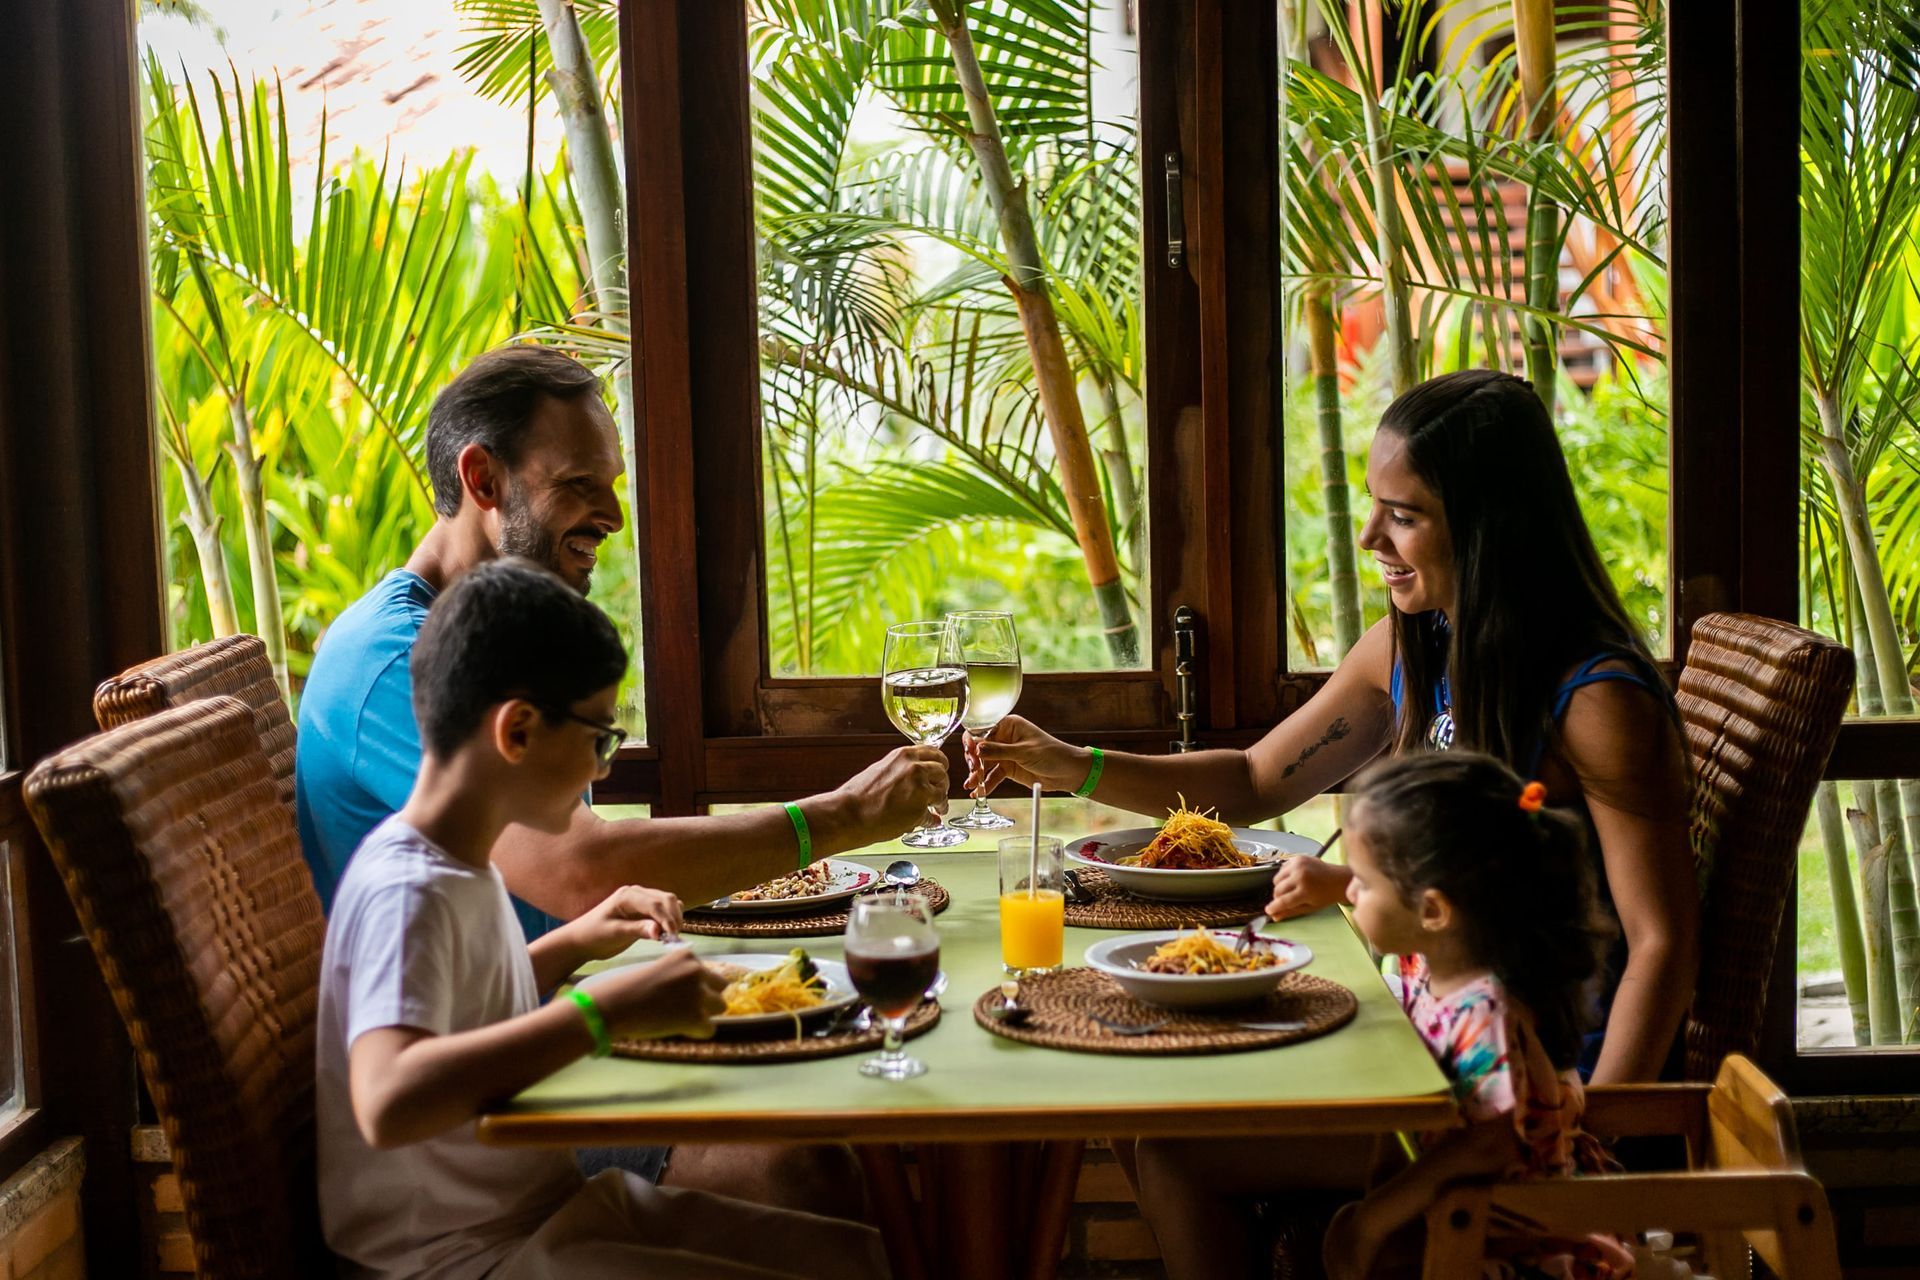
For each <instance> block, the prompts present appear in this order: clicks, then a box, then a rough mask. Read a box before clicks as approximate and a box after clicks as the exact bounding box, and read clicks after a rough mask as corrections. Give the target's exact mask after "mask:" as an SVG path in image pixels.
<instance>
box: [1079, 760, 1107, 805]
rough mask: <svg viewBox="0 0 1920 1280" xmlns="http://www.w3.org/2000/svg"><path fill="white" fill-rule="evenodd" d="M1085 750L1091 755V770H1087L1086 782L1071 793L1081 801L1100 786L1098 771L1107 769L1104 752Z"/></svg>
mask: <svg viewBox="0 0 1920 1280" xmlns="http://www.w3.org/2000/svg"><path fill="white" fill-rule="evenodd" d="M1087 750H1088V751H1090V752H1092V753H1093V768H1091V769H1089V770H1087V780H1086V781H1085V782H1083V783H1081V784H1080V787H1079V789H1078V790H1076V791H1075V792H1074V793H1073V794H1075V795H1077V796H1079V797H1080V798H1081V799H1082V800H1084V799H1086V798H1087V797H1088V796H1090V795H1092V794H1093V789H1094V788H1095V787H1097V786H1099V785H1100V771H1101V770H1102V769H1105V768H1106V767H1107V753H1106V752H1104V751H1102V750H1101V749H1100V748H1098V747H1088V748H1087Z"/></svg>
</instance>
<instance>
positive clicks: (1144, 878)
mask: <svg viewBox="0 0 1920 1280" xmlns="http://www.w3.org/2000/svg"><path fill="white" fill-rule="evenodd" d="M1231 830H1232V831H1233V845H1234V847H1235V848H1236V849H1238V850H1240V852H1242V853H1244V854H1246V855H1248V856H1249V857H1251V858H1253V859H1254V863H1253V865H1252V866H1250V867H1212V868H1209V869H1207V870H1204V871H1179V870H1175V869H1172V868H1168V867H1123V866H1120V865H1119V860H1120V859H1121V858H1131V857H1132V856H1133V855H1135V854H1137V853H1139V852H1140V851H1141V850H1142V849H1144V848H1146V847H1147V846H1148V845H1150V844H1152V843H1153V838H1154V837H1155V836H1157V835H1159V834H1160V828H1158V827H1129V828H1128V829H1127V830H1125V831H1103V832H1101V833H1100V834H1099V835H1096V836H1082V837H1081V838H1080V839H1078V840H1074V841H1071V842H1069V843H1068V845H1067V849H1066V852H1067V858H1068V859H1069V860H1070V861H1073V862H1078V863H1079V864H1081V865H1082V866H1087V867H1098V868H1100V870H1102V871H1104V872H1106V873H1107V876H1108V878H1109V879H1111V880H1112V881H1113V882H1114V883H1115V884H1117V885H1119V886H1120V887H1121V888H1122V889H1125V890H1126V891H1127V892H1128V893H1132V894H1137V895H1139V896H1140V897H1142V898H1160V899H1162V900H1170V901H1175V902H1179V901H1197V900H1201V899H1207V898H1241V897H1245V896H1247V895H1248V894H1251V893H1254V892H1257V891H1258V890H1259V889H1260V888H1261V886H1263V885H1266V884H1270V883H1272V881H1273V872H1274V869H1275V867H1277V866H1278V865H1279V862H1280V860H1281V859H1282V858H1284V857H1286V856H1288V855H1289V854H1296V853H1304V854H1311V853H1313V852H1314V850H1316V849H1318V848H1319V847H1320V842H1319V841H1318V840H1310V839H1308V838H1307V837H1306V836H1297V835H1294V834H1293V833H1292V832H1290V831H1255V830H1254V829H1253V828H1251V827H1233V828H1231Z"/></svg>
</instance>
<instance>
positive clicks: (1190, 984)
mask: <svg viewBox="0 0 1920 1280" xmlns="http://www.w3.org/2000/svg"><path fill="white" fill-rule="evenodd" d="M1191 932H1193V930H1191V929H1163V930H1159V931H1156V932H1154V933H1125V934H1121V935H1120V936H1119V937H1117V938H1104V939H1102V940H1101V941H1099V942H1096V943H1094V944H1093V945H1092V946H1090V947H1088V948H1087V963H1088V964H1089V965H1090V966H1092V967H1093V968H1095V969H1098V970H1099V971H1100V972H1101V973H1104V974H1106V975H1107V976H1108V977H1110V978H1112V979H1113V980H1114V981H1115V982H1118V983H1119V984H1120V985H1121V986H1122V987H1123V988H1125V990H1126V993H1127V994H1128V995H1130V996H1132V997H1133V998H1134V999H1136V1000H1142V1001H1145V1002H1146V1003H1147V1004H1157V1005H1160V1006H1162V1007H1163V1008H1168V1009H1217V1008H1222V1007H1225V1006H1227V1005H1236V1004H1251V1003H1253V1002H1254V1001H1255V1000H1258V999H1260V998H1261V997H1262V996H1265V995H1266V994H1267V993H1268V992H1269V991H1272V990H1273V989H1274V988H1275V987H1277V986H1279V985H1280V979H1281V978H1283V977H1285V976H1286V975H1287V974H1289V973H1292V972H1293V971H1294V970H1295V969H1299V968H1302V967H1304V966H1305V965H1307V964H1309V963H1311V962H1312V960H1313V952H1312V951H1311V950H1310V949H1308V948H1307V947H1304V946H1302V945H1301V944H1300V943H1297V942H1282V941H1280V940H1279V939H1277V938H1268V939H1267V940H1266V941H1267V944H1268V945H1269V946H1271V947H1272V948H1273V955H1274V959H1275V960H1276V961H1278V963H1277V964H1274V965H1273V966H1272V967H1270V968H1266V969H1249V970H1247V971H1245V972H1244V973H1201V974H1188V973H1148V972H1147V971H1146V970H1145V969H1139V968H1135V967H1134V966H1135V965H1137V964H1144V963H1146V959H1147V957H1148V956H1150V955H1152V954H1153V953H1154V952H1155V951H1157V950H1158V949H1159V948H1160V947H1161V946H1162V945H1163V944H1165V943H1168V942H1172V941H1173V940H1174V939H1175V938H1178V937H1181V936H1182V935H1184V934H1188V933H1191ZM1212 933H1213V936H1214V937H1216V938H1218V939H1220V940H1221V941H1222V942H1224V943H1226V944H1227V945H1228V946H1232V945H1233V942H1234V939H1235V938H1237V937H1239V933H1238V931H1236V930H1232V929H1215V930H1212Z"/></svg>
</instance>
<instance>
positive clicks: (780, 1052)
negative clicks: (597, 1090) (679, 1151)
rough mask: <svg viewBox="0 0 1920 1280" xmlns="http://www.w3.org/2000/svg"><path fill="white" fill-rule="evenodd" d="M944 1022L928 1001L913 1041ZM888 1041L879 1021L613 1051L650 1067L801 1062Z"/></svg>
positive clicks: (917, 1017)
mask: <svg viewBox="0 0 1920 1280" xmlns="http://www.w3.org/2000/svg"><path fill="white" fill-rule="evenodd" d="M939 1021H940V1002H939V1001H937V1000H927V1001H924V1002H922V1003H921V1005H920V1007H919V1008H918V1009H915V1010H914V1011H913V1013H912V1015H911V1016H909V1017H908V1018H907V1028H906V1037H907V1039H909V1040H911V1039H913V1038H914V1037H915V1036H917V1035H922V1034H924V1033H926V1032H928V1031H931V1030H933V1027H934V1024H935V1023H937V1022H939ZM884 1038H885V1037H884V1036H883V1035H882V1033H881V1030H880V1024H879V1023H878V1022H877V1021H876V1022H875V1023H874V1025H873V1026H872V1027H871V1028H869V1029H868V1030H866V1031H854V1030H847V1031H838V1032H835V1033H834V1034H832V1035H828V1036H816V1035H813V1034H812V1033H811V1030H807V1031H803V1032H802V1033H801V1035H800V1038H799V1039H798V1040H795V1039H794V1038H793V1029H792V1026H791V1024H789V1025H787V1026H781V1027H774V1028H771V1029H770V1030H767V1031H760V1032H757V1033H749V1032H745V1031H741V1032H727V1033H724V1034H722V1035H719V1036H716V1037H714V1038H713V1039H711V1040H616V1041H614V1042H613V1052H614V1056H615V1057H620V1058H645V1059H647V1060H648V1061H650V1062H797V1061H799V1060H801V1059H803V1058H837V1057H839V1056H840V1055H841V1054H843V1053H859V1052H860V1051H861V1050H862V1049H878V1048H879V1047H880V1042H881V1040H882V1039H884Z"/></svg>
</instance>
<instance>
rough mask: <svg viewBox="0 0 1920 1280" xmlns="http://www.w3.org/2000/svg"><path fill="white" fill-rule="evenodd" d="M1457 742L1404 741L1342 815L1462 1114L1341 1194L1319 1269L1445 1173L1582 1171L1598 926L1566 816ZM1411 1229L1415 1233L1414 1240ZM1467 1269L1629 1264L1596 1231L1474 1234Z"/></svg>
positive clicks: (1424, 1196)
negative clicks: (1453, 748)
mask: <svg viewBox="0 0 1920 1280" xmlns="http://www.w3.org/2000/svg"><path fill="white" fill-rule="evenodd" d="M1545 799H1546V795H1545V788H1544V787H1542V786H1541V784H1540V783H1538V782H1529V783H1526V784H1524V785H1523V784H1522V783H1521V781H1520V778H1519V777H1518V775H1516V774H1515V773H1514V772H1513V771H1512V770H1511V769H1509V768H1507V767H1506V766H1505V765H1504V764H1501V763H1500V762H1499V761H1497V760H1495V759H1494V758H1493V757H1491V756H1486V755H1481V754H1478V753H1474V752H1449V753H1422V754H1419V755H1413V756H1403V757H1399V758H1396V759H1393V760H1390V761H1388V762H1386V763H1384V764H1381V765H1377V766H1375V767H1374V768H1372V769H1369V770H1368V771H1367V772H1366V773H1365V774H1363V775H1362V776H1361V778H1360V779H1359V781H1358V783H1357V785H1356V794H1355V798H1354V805H1353V809H1352V812H1351V815H1350V820H1349V823H1348V827H1347V862H1348V866H1349V867H1350V868H1351V870H1352V872H1353V878H1352V880H1351V882H1350V883H1349V885H1348V888H1347V898H1348V901H1350V902H1351V903H1352V904H1353V919H1354V923H1355V924H1356V925H1358V926H1359V928H1360V930H1361V932H1363V933H1364V934H1366V936H1367V940H1368V941H1369V942H1371V943H1372V944H1373V945H1374V946H1375V947H1376V948H1377V949H1379V950H1380V951H1382V952H1386V953H1389V954H1392V955H1394V956H1397V957H1398V969H1399V975H1400V983H1401V1003H1402V1005H1403V1006H1404V1007H1405V1008H1406V1011H1407V1016H1408V1017H1409V1018H1411V1019H1412V1020H1413V1025H1414V1028H1415V1029H1416V1030H1417V1031H1419V1033H1420V1037H1421V1039H1423V1040H1425V1041H1426V1043H1427V1048H1428V1049H1430V1050H1431V1051H1432V1053H1433V1056H1434V1058H1435V1060H1436V1061H1438V1062H1439V1064H1440V1068H1441V1070H1442V1071H1444V1072H1445V1073H1446V1075H1447V1079H1448V1080H1449V1081H1450V1082H1451V1083H1452V1086H1453V1094H1454V1098H1455V1099H1456V1101H1458V1103H1459V1105H1460V1109H1461V1111H1462V1113H1463V1115H1464V1118H1465V1120H1466V1122H1467V1123H1466V1127H1465V1128H1464V1129H1459V1130H1450V1131H1446V1132H1444V1133H1436V1134H1426V1135H1421V1136H1420V1138H1419V1139H1418V1140H1417V1147H1418V1151H1419V1154H1418V1156H1417V1157H1416V1158H1415V1160H1414V1161H1413V1163H1412V1164H1411V1165H1409V1166H1407V1167H1406V1168H1405V1169H1403V1170H1402V1171H1401V1172H1399V1173H1398V1174H1396V1175H1394V1176H1393V1177H1392V1178H1390V1179H1388V1180H1387V1181H1386V1182H1384V1183H1382V1184H1381V1185H1380V1186H1378V1187H1377V1188H1375V1189H1374V1190H1373V1191H1372V1192H1371V1193H1369V1194H1368V1195H1367V1197H1366V1198H1365V1199H1364V1200H1362V1201H1360V1202H1359V1203H1358V1204H1357V1205H1350V1206H1348V1207H1347V1208H1346V1209H1344V1210H1342V1211H1341V1213H1340V1215H1339V1216H1338V1217H1337V1218H1336V1219H1335V1220H1334V1224H1333V1226H1332V1228H1331V1229H1330V1230H1329V1232H1328V1234H1327V1244H1326V1261H1327V1270H1328V1274H1329V1275H1330V1276H1332V1277H1334V1280H1346V1278H1348V1277H1361V1276H1367V1275H1371V1274H1373V1271H1374V1267H1375V1264H1376V1262H1377V1261H1385V1260H1386V1258H1387V1256H1388V1255H1390V1254H1393V1253H1397V1252H1398V1250H1397V1249H1396V1248H1395V1247H1394V1246H1395V1245H1398V1244H1399V1243H1400V1241H1398V1240H1397V1239H1396V1238H1395V1237H1396V1236H1397V1234H1398V1233H1400V1232H1401V1231H1402V1230H1403V1229H1404V1228H1407V1227H1409V1226H1411V1225H1413V1224H1415V1223H1417V1222H1418V1220H1419V1218H1420V1215H1421V1214H1422V1213H1424V1212H1425V1211H1426V1209H1427V1207H1428V1205H1430V1204H1431V1203H1432V1202H1433V1200H1434V1198H1435V1197H1436V1196H1437V1195H1438V1194H1439V1193H1440V1191H1441V1190H1442V1189H1443V1188H1445V1187H1446V1186H1447V1185H1449V1184H1450V1183H1454V1182H1458V1181H1462V1180H1465V1179H1474V1178H1481V1179H1485V1178H1496V1177H1498V1178H1516V1177H1520V1178H1528V1177H1561V1176H1566V1175H1569V1174H1573V1173H1576V1172H1597V1171H1600V1170H1602V1169H1604V1168H1605V1167H1607V1164H1606V1157H1605V1155H1604V1153H1603V1152H1602V1150H1601V1149H1600V1147H1599V1144H1598V1143H1596V1142H1595V1141H1594V1140H1593V1139H1592V1138H1591V1137H1590V1136H1589V1135H1587V1134H1585V1133H1584V1132H1582V1130H1581V1128H1580V1117H1581V1113H1582V1110H1583V1108H1584V1095H1583V1093H1582V1091H1581V1086H1580V1080H1579V1077H1578V1075H1577V1074H1576V1073H1575V1072H1574V1070H1573V1065H1574V1060H1575V1058H1576V1056H1577V1055H1578V1051H1579V1048H1580V1040H1581V1036H1582V1034H1583V1033H1584V1031H1585V1030H1586V1028H1587V1025H1588V1023H1589V1021H1590V1019H1591V1013H1592V1006H1593V983H1594V979H1595V977H1596V975H1597V972H1598V970H1599V967H1600V956H1601V949H1602V947H1603V946H1604V944H1605V941H1606V938H1607V933H1608V932H1609V931H1607V930H1605V929H1603V928H1601V927H1600V926H1599V925H1598V923H1597V921H1598V920H1599V919H1600V917H1598V916H1597V915H1596V912H1595V904H1594V891H1593V877H1592V873H1591V869H1590V863H1589V862H1588V860H1587V857H1586V853H1585V849H1584V847H1583V846H1584V843H1585V839H1586V833H1585V831H1584V829H1583V826H1582V824H1581V823H1579V822H1578V821H1576V820H1575V819H1573V818H1571V817H1569V816H1567V815H1566V814H1563V813H1556V812H1554V811H1552V810H1550V809H1547V808H1545V807H1544V801H1545ZM1414 1243H1417V1241H1415V1242H1414ZM1489 1249H1490V1251H1491V1253H1492V1255H1493V1256H1491V1257H1490V1258H1489V1259H1488V1267H1487V1269H1486V1270H1485V1272H1484V1273H1483V1274H1486V1275H1489V1276H1508V1275H1515V1276H1518V1275H1525V1276H1533V1275H1545V1276H1552V1277H1565V1278H1567V1280H1574V1278H1578V1280H1601V1278H1604V1277H1619V1276H1624V1275H1627V1274H1630V1272H1631V1270H1632V1258H1631V1255H1630V1254H1628V1253H1627V1251H1626V1250H1625V1249H1624V1248H1623V1247H1622V1246H1621V1245H1620V1244H1619V1243H1618V1242H1617V1241H1614V1240H1611V1239H1608V1238H1605V1237H1598V1236H1596V1237H1590V1238H1588V1239H1585V1240H1579V1241H1566V1240H1543V1239H1537V1238H1531V1237H1514V1236H1503V1237H1496V1238H1493V1239H1490V1241H1489Z"/></svg>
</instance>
